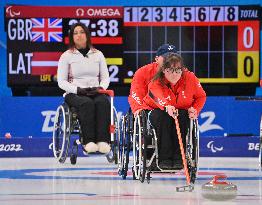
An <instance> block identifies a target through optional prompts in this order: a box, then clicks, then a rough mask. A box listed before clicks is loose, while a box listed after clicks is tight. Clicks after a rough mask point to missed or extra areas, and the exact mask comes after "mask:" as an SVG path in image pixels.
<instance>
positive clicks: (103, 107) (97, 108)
mask: <svg viewBox="0 0 262 205" xmlns="http://www.w3.org/2000/svg"><path fill="white" fill-rule="evenodd" d="M65 102H66V103H67V104H68V105H69V106H73V107H75V108H76V112H77V117H78V120H79V123H80V127H81V132H82V134H81V135H82V136H80V137H81V140H82V143H83V144H84V145H85V144H87V143H89V142H95V143H97V142H109V141H110V133H109V126H110V102H109V100H108V98H107V96H106V95H103V94H97V95H93V96H79V95H76V94H72V93H70V94H67V95H66V97H65Z"/></svg>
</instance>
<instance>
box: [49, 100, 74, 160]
mask: <svg viewBox="0 0 262 205" xmlns="http://www.w3.org/2000/svg"><path fill="white" fill-rule="evenodd" d="M69 144H70V111H69V107H68V106H67V104H65V103H64V104H62V105H60V106H59V107H58V108H57V110H56V115H55V121H54V127H53V154H54V157H55V158H56V159H57V160H58V161H59V162H60V163H64V162H65V160H66V158H67V155H68V150H69Z"/></svg>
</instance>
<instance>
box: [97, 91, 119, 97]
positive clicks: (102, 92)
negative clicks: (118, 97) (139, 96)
mask: <svg viewBox="0 0 262 205" xmlns="http://www.w3.org/2000/svg"><path fill="white" fill-rule="evenodd" d="M98 93H101V94H106V95H108V96H110V97H114V95H115V93H114V91H113V90H103V89H99V90H98Z"/></svg>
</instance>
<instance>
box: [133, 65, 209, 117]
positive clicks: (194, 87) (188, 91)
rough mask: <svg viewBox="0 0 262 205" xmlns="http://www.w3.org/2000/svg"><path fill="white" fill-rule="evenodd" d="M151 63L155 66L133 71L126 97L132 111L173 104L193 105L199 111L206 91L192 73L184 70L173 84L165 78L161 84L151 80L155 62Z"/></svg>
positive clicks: (183, 106)
mask: <svg viewBox="0 0 262 205" xmlns="http://www.w3.org/2000/svg"><path fill="white" fill-rule="evenodd" d="M153 64H155V67H154V66H152V64H149V65H146V66H144V67H142V68H141V70H140V69H139V70H138V71H137V72H136V73H135V76H134V78H133V82H132V84H131V90H130V96H129V98H128V101H129V104H130V106H131V109H132V111H133V112H135V111H136V110H138V109H147V110H152V109H155V108H160V109H162V110H163V109H164V108H165V106H167V105H173V106H174V107H176V108H178V109H186V110H187V109H189V108H190V107H191V106H193V107H194V108H195V109H196V110H197V112H198V113H199V112H200V111H201V109H202V108H203V106H204V104H205V101H206V93H205V91H204V90H203V88H202V86H201V84H200V82H199V80H198V79H197V77H196V76H195V75H194V73H192V72H190V71H188V70H187V71H184V72H183V75H182V77H181V78H180V80H179V81H178V82H177V83H176V84H175V85H172V84H170V83H169V82H168V81H167V80H164V85H162V84H161V82H160V81H159V80H156V81H151V79H152V78H153V76H154V75H155V73H156V72H157V64H156V63H153ZM150 65H151V67H149V66H150ZM146 68H147V69H148V70H147V69H146ZM145 85H146V86H145Z"/></svg>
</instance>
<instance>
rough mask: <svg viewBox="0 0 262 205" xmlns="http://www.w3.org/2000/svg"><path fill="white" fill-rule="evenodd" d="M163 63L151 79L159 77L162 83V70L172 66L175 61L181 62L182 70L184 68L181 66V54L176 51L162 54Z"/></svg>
mask: <svg viewBox="0 0 262 205" xmlns="http://www.w3.org/2000/svg"><path fill="white" fill-rule="evenodd" d="M163 58H164V60H163V65H162V66H161V67H160V69H159V70H158V71H157V73H156V74H155V75H154V77H153V79H152V80H153V81H155V80H157V79H159V80H160V82H161V84H163V85H164V73H163V72H164V70H166V69H169V68H171V67H172V66H174V65H176V64H177V63H181V66H182V67H181V70H182V72H183V71H184V70H185V68H184V67H183V58H182V56H181V55H179V54H177V53H168V54H167V55H164V56H163Z"/></svg>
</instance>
